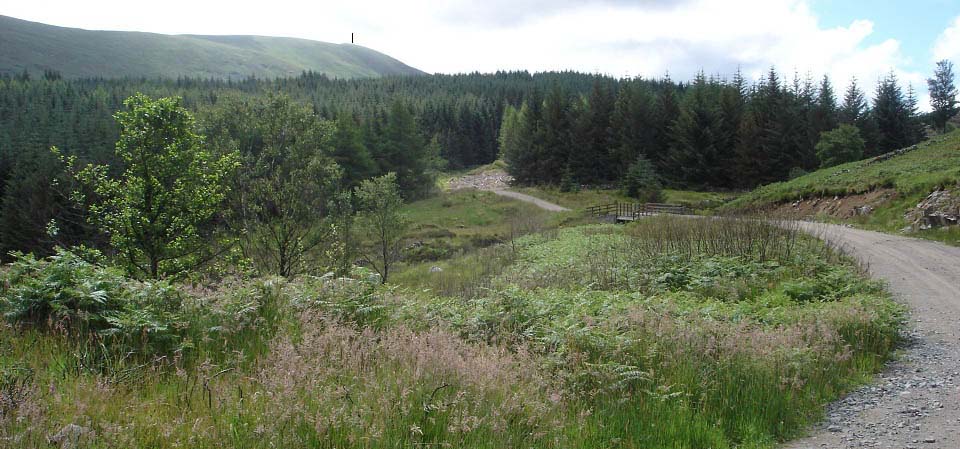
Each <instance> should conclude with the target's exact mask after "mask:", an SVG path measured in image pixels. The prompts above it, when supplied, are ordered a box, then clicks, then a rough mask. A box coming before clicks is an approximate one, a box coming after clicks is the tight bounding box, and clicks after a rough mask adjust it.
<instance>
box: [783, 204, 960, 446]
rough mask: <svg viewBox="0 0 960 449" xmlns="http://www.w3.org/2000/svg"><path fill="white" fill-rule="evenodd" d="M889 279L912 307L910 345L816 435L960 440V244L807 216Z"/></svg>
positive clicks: (815, 229) (922, 442) (827, 442)
mask: <svg viewBox="0 0 960 449" xmlns="http://www.w3.org/2000/svg"><path fill="white" fill-rule="evenodd" d="M804 227H805V229H806V230H808V231H809V232H811V233H815V234H818V235H821V236H822V237H823V238H825V239H827V240H829V241H831V242H834V243H836V244H838V245H840V246H841V247H842V248H843V249H844V250H845V251H846V252H847V253H849V254H850V255H852V256H854V257H856V258H857V259H859V260H860V261H861V262H862V263H863V264H864V266H865V267H867V269H868V271H869V272H870V274H871V275H872V276H874V277H875V278H878V279H882V280H884V281H886V282H887V283H888V285H889V289H890V291H891V292H892V293H893V294H894V295H895V296H896V298H897V299H898V300H899V301H901V302H903V303H904V304H906V305H907V306H909V308H910V311H911V322H910V328H909V329H908V334H909V335H908V342H909V343H908V345H907V347H906V348H905V353H904V355H903V356H902V357H900V358H899V359H898V360H897V361H896V362H894V363H891V364H890V366H889V367H888V368H887V369H886V370H885V371H884V372H883V373H881V374H879V375H878V376H877V377H876V379H875V381H874V382H873V383H871V384H870V385H868V386H865V387H863V388H861V389H859V390H857V391H855V392H853V393H852V394H850V395H848V396H847V397H845V398H843V399H842V400H840V401H839V402H836V403H834V404H831V405H830V406H829V407H828V408H827V417H826V420H825V421H824V422H823V423H821V424H820V425H818V426H817V427H816V428H815V429H813V430H812V432H811V435H810V436H809V437H806V438H803V439H800V440H796V441H792V442H789V443H787V444H786V445H784V447H785V448H789V449H815V448H816V449H819V448H869V447H877V448H901V449H906V448H917V449H921V448H923V449H925V448H930V449H934V448H942V449H958V448H960V248H955V247H949V246H946V245H943V244H940V243H936V242H931V241H926V240H919V239H913V238H908V237H901V236H896V235H888V234H881V233H877V232H871V231H863V230H859V229H852V228H847V227H843V226H837V225H823V224H813V223H805V224H804Z"/></svg>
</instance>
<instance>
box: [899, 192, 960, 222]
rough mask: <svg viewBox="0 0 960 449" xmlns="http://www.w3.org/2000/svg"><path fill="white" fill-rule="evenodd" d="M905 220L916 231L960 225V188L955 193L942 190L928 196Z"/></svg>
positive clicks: (907, 214) (908, 213)
mask: <svg viewBox="0 0 960 449" xmlns="http://www.w3.org/2000/svg"><path fill="white" fill-rule="evenodd" d="M905 218H906V219H907V221H908V222H909V223H910V228H911V229H912V230H915V231H916V230H923V229H932V228H940V227H944V226H955V225H957V224H960V186H958V188H957V189H954V190H953V191H951V190H946V189H941V190H936V191H934V192H933V193H931V194H930V195H927V197H926V198H924V199H923V201H921V202H920V203H919V204H917V207H915V208H913V209H911V210H910V211H909V212H907V213H906V215H905Z"/></svg>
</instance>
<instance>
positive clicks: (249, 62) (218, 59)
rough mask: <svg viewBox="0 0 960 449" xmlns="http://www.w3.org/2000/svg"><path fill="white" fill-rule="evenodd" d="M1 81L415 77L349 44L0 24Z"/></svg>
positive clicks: (4, 20) (411, 70)
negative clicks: (21, 77) (39, 77)
mask: <svg viewBox="0 0 960 449" xmlns="http://www.w3.org/2000/svg"><path fill="white" fill-rule="evenodd" d="M0 48H2V49H3V51H2V52H0V73H10V74H17V73H21V72H23V71H24V70H25V69H26V70H28V71H29V72H31V73H33V74H38V73H42V72H43V71H44V70H56V71H59V72H60V73H62V74H63V75H64V76H66V77H107V78H115V77H148V78H153V77H173V78H175V77H178V76H191V77H211V78H234V79H237V78H245V77H248V76H250V75H254V76H257V77H277V76H289V75H297V74H299V73H301V72H302V71H305V70H313V71H315V72H322V73H326V74H327V75H328V76H331V77H337V78H358V77H375V76H381V75H408V74H409V75H412V74H420V73H422V72H420V71H419V70H417V69H415V68H413V67H410V66H407V65H406V64H404V63H402V62H400V61H398V60H396V59H393V58H391V57H389V56H387V55H384V54H382V53H378V52H376V51H374V50H371V49H368V48H364V47H361V46H358V45H352V44H331V43H326V42H317V41H311V40H306V39H293V38H282V37H264V36H194V35H179V36H171V35H164V34H154V33H138V32H127V31H88V30H82V29H77V28H63V27H57V26H51V25H45V24H41V23H35V22H28V21H25V20H19V19H15V18H12V17H5V16H0Z"/></svg>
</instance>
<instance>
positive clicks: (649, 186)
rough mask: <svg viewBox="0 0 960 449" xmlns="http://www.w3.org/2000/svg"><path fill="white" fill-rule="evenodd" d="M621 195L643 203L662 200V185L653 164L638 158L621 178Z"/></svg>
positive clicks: (645, 159) (643, 158)
mask: <svg viewBox="0 0 960 449" xmlns="http://www.w3.org/2000/svg"><path fill="white" fill-rule="evenodd" d="M622 190H623V194H624V195H626V196H629V197H631V198H636V199H638V200H640V201H643V202H658V201H661V200H662V199H663V191H662V190H663V185H662V184H661V182H660V177H659V176H658V175H657V172H656V171H655V169H654V167H653V163H652V162H650V161H649V160H648V159H647V158H645V157H643V156H640V157H639V158H637V161H636V162H634V163H633V165H631V166H630V168H629V169H628V170H627V174H626V175H624V177H623V186H622Z"/></svg>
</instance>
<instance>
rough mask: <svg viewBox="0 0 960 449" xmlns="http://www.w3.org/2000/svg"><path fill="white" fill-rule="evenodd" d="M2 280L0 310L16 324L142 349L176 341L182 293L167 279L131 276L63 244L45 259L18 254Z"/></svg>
mask: <svg viewBox="0 0 960 449" xmlns="http://www.w3.org/2000/svg"><path fill="white" fill-rule="evenodd" d="M0 280H2V283H3V288H2V290H0V311H2V313H3V316H4V317H5V318H6V319H7V320H9V321H10V322H12V323H14V324H18V325H28V326H37V327H42V328H44V329H46V330H56V331H63V332H66V333H68V334H71V335H84V334H93V335H96V336H98V337H100V338H103V339H104V341H105V342H107V343H110V344H111V345H119V346H121V347H125V348H129V349H133V350H139V351H143V352H153V351H157V350H161V349H168V348H169V347H170V345H172V344H175V343H176V341H177V338H176V335H175V326H174V323H176V322H178V321H180V319H181V317H180V316H179V314H178V311H179V309H180V296H179V293H178V292H177V291H176V290H175V289H174V288H173V287H171V286H170V285H169V284H167V283H165V282H156V283H144V282H139V281H135V280H131V279H128V278H126V277H125V276H124V275H123V274H122V273H121V272H120V271H118V270H115V269H111V268H106V267H103V266H101V265H98V264H96V263H94V262H90V261H88V260H85V259H84V258H83V257H81V256H80V255H79V254H78V253H76V252H71V251H68V250H64V249H60V248H58V249H57V250H56V251H55V253H54V255H52V256H50V257H47V258H43V259H37V258H35V257H34V256H33V255H29V254H16V255H15V260H14V262H13V263H12V264H11V266H10V269H9V270H8V271H6V272H5V273H3V274H2V276H0Z"/></svg>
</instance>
